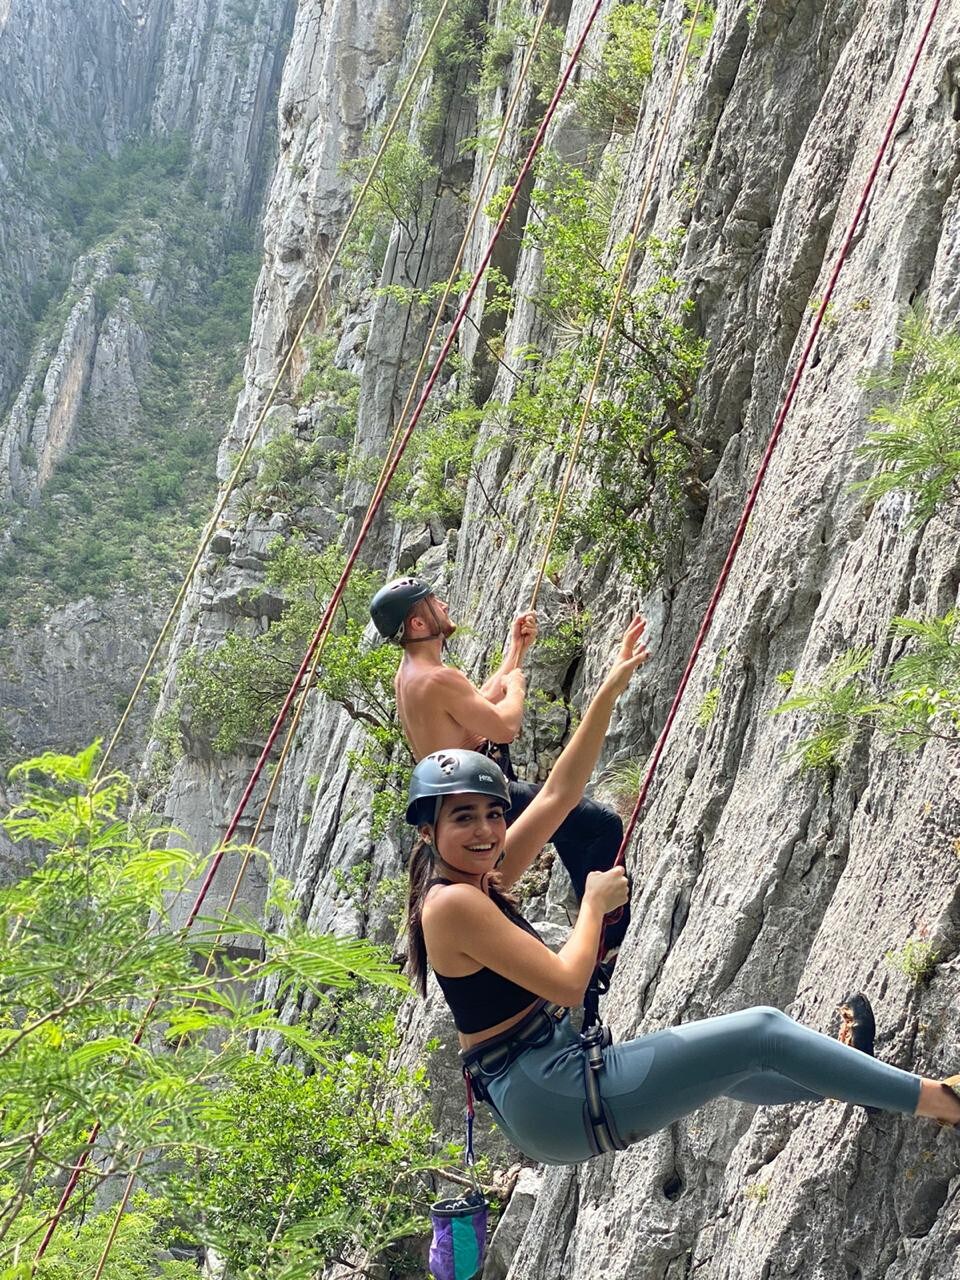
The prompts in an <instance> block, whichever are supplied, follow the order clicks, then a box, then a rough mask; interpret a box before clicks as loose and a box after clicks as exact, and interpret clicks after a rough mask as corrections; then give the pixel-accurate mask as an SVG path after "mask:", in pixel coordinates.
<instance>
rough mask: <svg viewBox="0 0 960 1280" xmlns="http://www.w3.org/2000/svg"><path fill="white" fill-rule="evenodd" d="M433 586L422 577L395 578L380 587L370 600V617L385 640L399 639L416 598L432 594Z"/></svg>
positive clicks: (421, 598) (424, 597)
mask: <svg viewBox="0 0 960 1280" xmlns="http://www.w3.org/2000/svg"><path fill="white" fill-rule="evenodd" d="M433 593H434V592H433V587H431V586H430V584H429V583H427V582H424V581H423V579H422V578H396V579H395V580H394V581H393V582H388V583H387V585H386V586H385V587H381V588H380V590H379V591H378V592H377V594H376V595H375V596H374V597H373V599H372V600H371V601H370V617H371V618H372V619H373V625H374V626H375V627H376V628H377V630H378V631H379V632H380V634H381V635H382V636H383V638H384V639H385V640H399V639H400V637H401V636H402V634H403V624H404V623H405V622H406V620H407V618H408V617H409V616H410V610H411V609H412V608H413V606H414V605H415V604H416V603H417V601H418V600H425V599H426V598H427V596H432V595H433Z"/></svg>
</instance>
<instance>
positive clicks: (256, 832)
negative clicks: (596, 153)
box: [93, 0, 552, 1280]
mask: <svg viewBox="0 0 960 1280" xmlns="http://www.w3.org/2000/svg"><path fill="white" fill-rule="evenodd" d="M551 3H552V0H546V3H545V4H544V7H543V9H542V10H541V13H540V16H539V18H538V20H537V25H536V27H535V28H534V31H533V34H532V36H531V39H530V45H529V47H528V49H527V52H526V54H525V56H524V59H523V62H522V64H521V67H520V71H519V73H518V76H517V84H516V86H515V88H514V91H513V94H512V95H511V98H510V101H509V103H508V105H507V110H506V112H505V114H504V119H503V124H502V125H501V127H500V132H499V134H498V136H497V140H496V142H495V144H494V147H493V151H492V152H491V155H490V160H489V163H488V165H487V169H486V173H485V174H484V177H483V181H482V182H481V184H480V189H479V191H478V193H477V197H476V199H475V201H474V205H473V209H472V211H471V214H470V218H469V220H468V222H467V226H466V229H465V230H464V233H463V238H462V239H461V241H460V248H459V249H458V250H457V254H456V257H455V259H454V263H453V266H452V267H451V269H450V274H449V276H448V278H447V282H446V286H445V288H444V291H443V294H442V296H441V298H440V301H439V303H438V304H437V310H436V315H435V317H434V320H433V325H432V327H431V329H430V332H429V334H428V336H427V338H426V341H425V342H424V346H423V353H422V355H421V357H420V362H419V364H418V365H417V369H416V372H415V373H414V375H413V378H412V380H411V383H410V389H409V391H408V393H407V398H406V401H405V403H404V406H403V409H402V410H401V412H400V416H399V417H398V419H397V425H396V427H395V429H394V433H393V438H392V440H391V441H390V445H389V447H388V449H387V453H386V457H385V459H384V463H383V467H382V469H381V471H380V476H379V478H378V480H377V483H376V485H375V486H374V490H373V495H372V496H371V499H370V503H369V504H368V507H367V512H368V514H369V511H370V506H372V504H373V501H374V498H375V497H376V495H377V493H378V492H379V490H380V486H381V484H382V482H383V477H384V475H385V473H386V470H387V467H388V464H389V461H390V458H391V456H392V454H393V450H394V448H395V447H396V443H397V440H398V439H399V438H400V433H401V429H402V427H403V425H404V422H405V420H406V417H407V414H408V412H409V409H410V406H411V404H412V402H413V397H414V393H415V392H416V388H417V383H418V381H419V379H420V376H421V374H422V373H423V370H424V367H425V366H426V362H427V359H428V357H429V352H430V346H431V344H432V342H433V339H434V337H435V336H436V333H437V330H438V329H439V327H440V323H441V321H442V319H443V313H444V308H445V306H446V303H447V299H448V298H449V296H450V294H451V292H452V291H453V286H454V284H455V282H456V280H457V278H458V276H459V274H460V266H461V263H462V262H463V259H464V256H465V254H466V250H467V247H468V245H469V242H470V237H471V235H472V234H473V230H474V228H475V226H476V224H477V221H478V219H479V217H480V214H481V213H482V211H483V205H484V201H485V199H486V194H487V190H488V188H489V185H490V182H491V179H492V177H493V174H494V171H495V169H496V165H497V162H498V160H499V158H500V154H501V151H502V149H503V144H504V141H505V139H506V136H507V130H508V129H509V126H510V123H511V120H512V117H513V114H514V112H515V110H516V107H517V104H518V103H519V101H520V96H521V93H522V91H523V88H524V87H525V81H526V77H527V75H528V73H529V69H530V65H531V62H532V61H533V57H534V54H535V52H536V48H537V43H538V41H539V39H540V35H541V32H542V30H543V27H544V24H545V23H546V19H547V15H548V12H549V10H550V5H551ZM329 634H330V633H329V631H328V632H326V633H325V635H324V636H323V639H322V640H321V642H320V644H319V646H318V648H317V651H316V653H315V655H314V657H313V660H312V662H311V665H310V669H309V672H308V674H307V677H306V679H305V681H304V685H303V689H302V691H301V694H300V697H299V699H298V701H297V706H296V707H295V709H294V714H293V717H292V720H291V722H290V727H289V728H288V730H287V734H286V737H285V739H284V743H283V747H282V749H281V752H280V755H279V757H278V759H277V763H276V766H275V768H274V770H273V774H272V777H271V779H270V784H269V787H268V789H267V793H266V796H265V797H264V799H263V802H262V804H261V806H260V811H259V814H258V815H257V821H256V824H255V825H254V828H253V832H252V834H251V836H250V839H249V842H248V844H249V846H251V847H249V848H247V849H246V850H245V852H244V855H243V859H242V861H241V863H240V867H239V869H238V871H237V875H236V879H235V881H234V884H233V888H232V889H231V891H230V897H229V899H228V901H227V904H226V906H225V907H224V910H223V915H224V916H225V917H226V916H229V915H230V913H231V912H232V911H233V909H234V907H235V906H236V902H237V898H238V896H239V893H240V888H241V885H242V882H243V879H244V876H245V875H246V872H247V868H248V867H249V865H250V862H251V859H252V858H253V855H254V847H255V846H256V844H257V840H258V839H259V837H260V832H261V830H262V828H263V824H264V821H265V820H266V815H267V811H268V809H269V807H270V804H271V801H272V799H273V795H274V792H275V790H276V787H277V784H278V782H279V779H280V775H281V773H282V772H283V767H284V765H285V764H286V761H287V757H288V755H289V754H290V751H291V749H292V745H293V741H294V737H295V735H296V732H297V729H298V727H299V724H300V721H301V719H302V717H303V712H304V710H305V708H306V702H307V698H308V697H309V694H310V690H311V688H312V687H313V683H314V680H315V678H316V674H317V671H318V670H319V666H320V660H321V658H322V656H323V652H324V649H325V647H326V642H327V637H328V636H329ZM111 745H112V744H111ZM221 940H222V935H220V934H218V936H217V938H216V940H215V941H214V944H213V947H212V949H211V951H210V954H209V956H208V957H207V961H206V964H205V966H204V977H208V976H209V975H210V972H211V970H212V967H213V964H214V958H215V955H216V951H217V948H218V946H219V944H220V942H221ZM182 1044H183V1038H182V1037H181V1040H180V1042H179V1043H178V1044H177V1047H176V1048H177V1050H179V1049H180V1047H181V1045H182ZM142 1159H143V1155H142V1153H141V1154H140V1155H139V1156H138V1158H137V1161H136V1163H135V1165H134V1167H133V1168H132V1169H131V1171H130V1173H129V1175H128V1176H127V1181H126V1184H125V1186H124V1190H123V1194H122V1196H121V1198H120V1202H119V1204H118V1206H117V1211H116V1214H115V1216H114V1220H113V1223H112V1224H111V1228H110V1233H109V1235H108V1237H107V1240H106V1242H105V1243H104V1247H103V1251H102V1253H101V1255H100V1260H99V1262H98V1263H97V1270H96V1272H95V1273H94V1276H93V1280H101V1277H102V1275H103V1270H104V1267H105V1266H106V1263H107V1259H108V1258H109V1255H110V1251H111V1249H112V1248H113V1244H114V1242H115V1240H116V1236H117V1232H118V1230H119V1227H120V1222H121V1220H122V1217H123V1214H124V1212H125V1211H126V1207H127V1204H128V1203H129V1201H130V1196H131V1194H132V1192H133V1187H134V1184H135V1181H136V1176H137V1170H138V1169H139V1167H140V1164H141V1162H142ZM278 1230H279V1224H278Z"/></svg>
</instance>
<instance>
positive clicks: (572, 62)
mask: <svg viewBox="0 0 960 1280" xmlns="http://www.w3.org/2000/svg"><path fill="white" fill-rule="evenodd" d="M603 2H604V0H594V4H593V6H592V8H591V10H590V13H589V15H588V17H587V19H586V22H585V24H584V27H583V30H582V32H581V33H580V36H579V38H578V40H577V43H576V45H575V46H574V49H573V51H572V53H571V55H570V58H569V61H568V63H567V65H566V67H565V68H564V71H563V74H562V75H561V77H560V79H559V81H558V83H557V87H556V89H555V90H554V93H553V96H552V98H551V99H550V102H549V104H548V106H547V109H546V111H545V112H544V116H543V119H542V120H541V122H540V125H539V128H538V129H537V133H536V135H535V137H534V139H533V142H532V143H531V145H530V149H529V151H528V153H527V155H526V157H525V159H524V161H523V164H522V165H521V168H520V172H519V174H518V175H517V178H516V181H515V182H514V185H513V187H512V188H511V191H510V194H509V196H508V197H507V200H506V202H505V205H504V208H503V210H502V212H501V215H500V217H499V219H498V221H497V223H496V226H495V227H494V230H493V232H492V234H491V237H490V240H489V242H488V244H487V247H486V249H485V251H484V253H483V256H482V258H481V260H480V263H479V266H478V267H477V269H476V271H475V273H474V276H473V279H472V281H471V283H470V285H469V287H468V289H467V291H466V293H465V294H464V296H463V299H462V301H461V304H460V307H459V309H458V311H457V314H456V316H455V317H454V319H453V322H452V324H451V326H450V330H449V332H448V334H447V337H446V339H445V340H444V343H443V345H442V347H441V349H440V352H439V354H438V356H437V359H436V361H435V363H434V365H433V368H432V370H431V372H430V375H429V377H428V378H427V381H426V383H425V385H424V388H423V391H422V392H421V394H420V397H419V399H418V400H417V404H416V406H415V408H414V410H413V413H412V415H411V417H410V421H409V422H408V424H407V427H406V429H405V430H404V432H403V433H402V435H401V437H400V439H399V440H398V442H397V446H396V451H395V453H394V457H393V459H392V460H391V461H390V464H389V465H388V466H387V467H386V468H385V469H384V471H383V473H382V476H381V481H380V484H379V485H378V487H377V489H376V492H375V493H374V495H373V497H372V498H371V501H370V505H369V507H368V509H367V514H366V516H365V517H364V520H363V523H362V525H361V527H360V531H359V533H358V534H357V538H356V541H355V543H354V546H353V549H352V550H351V552H350V555H349V556H348V558H347V561H346V564H345V565H344V568H343V571H342V572H341V574H340V578H339V580H338V582H337V584H336V586H335V587H334V590H333V592H332V594H331V597H330V600H329V602H328V604H327V607H326V609H325V611H324V614H323V617H322V618H321V621H320V624H319V626H318V627H317V630H316V632H315V633H314V636H313V639H312V640H311V642H310V645H309V647H308V648H307V651H306V653H305V654H304V657H303V660H302V662H301V664H300V668H299V670H298V671H297V674H296V675H295V677H294V679H293V682H292V684H291V686H290V689H289V690H288V692H287V695H286V697H285V699H284V702H283V705H282V707H281V708H280V711H279V712H278V714H277V718H276V720H275V721H274V724H273V727H272V728H271V730H270V733H269V735H268V736H267V741H266V743H265V744H264V747H263V750H262V751H261V753H260V756H259V757H258V759H257V762H256V764H255V766H254V768H253V771H252V773H251V775H250V778H249V780H248V782H247V785H246V786H245V788H244V790H243V794H242V795H241V797H240V801H239V803H238V805H237V808H236V810H235V812H234V814H233V816H232V818H231V819H230V822H229V824H228V826H227V829H226V831H225V833H224V836H223V839H222V841H221V842H220V845H219V847H218V849H217V851H216V853H215V854H214V856H213V858H212V859H211V861H210V865H209V867H208V868H207V872H206V875H205V876H204V878H203V881H202V883H201V885H200V888H199V890H198V892H197V896H196V899H195V901H194V903H193V905H192V907H191V908H190V911H189V912H188V914H187V917H186V919H185V921H184V923H183V925H182V926H181V927H182V929H183V930H184V931H185V932H186V931H188V930H189V929H191V928H192V926H193V924H194V923H195V921H196V919H197V916H198V915H199V912H200V909H201V907H202V905H203V902H204V900H205V898H206V896H207V893H208V892H209V890H210V886H211V884H212V883H213V879H214V877H215V875H216V873H217V870H218V868H219V866H220V864H221V862H222V861H223V858H224V856H225V854H226V852H227V850H228V848H229V845H230V842H231V840H232V839H233V836H234V834H235V833H236V830H237V827H238V826H239V824H240V821H241V819H242V817H243V815H244V813H245V811H246V807H247V805H248V804H249V802H250V797H251V795H252V794H253V790H254V788H255V787H256V784H257V782H258V781H259V779H260V776H261V774H262V773H263V770H264V768H265V767H266V763H267V760H268V759H269V757H270V754H271V752H272V751H273V748H274V746H275V745H276V742H277V740H278V738H279V735H280V730H281V728H282V727H283V724H284V722H285V720H286V717H287V715H288V713H289V711H290V707H291V705H292V703H293V700H294V698H295V697H296V695H297V692H298V690H299V689H300V686H301V682H302V681H303V678H304V676H305V675H306V673H307V671H308V670H309V667H310V663H311V661H312V659H313V656H314V654H315V652H316V650H317V648H318V647H319V645H320V644H321V643H322V642H323V639H324V637H325V635H326V633H327V631H328V630H329V628H330V625H331V622H332V619H333V616H334V613H335V611H336V608H337V606H338V604H339V603H340V600H341V598H342V596H343V593H344V590H345V589H346V585H347V582H348V581H349V578H350V574H351V573H352V571H353V567H354V565H355V564H356V561H357V559H358V557H359V554H360V550H361V548H362V546H363V544H364V542H365V541H366V538H367V535H368V533H369V531H370V527H371V525H372V524H373V521H374V519H375V517H376V515H377V512H378V511H379V509H380V507H381V505H382V503H383V499H384V496H385V494H386V491H387V488H388V487H389V484H390V481H391V480H392V479H393V476H394V475H395V473H396V470H397V468H398V466H399V465H400V461H401V459H402V457H403V454H404V451H405V450H406V447H407V445H408V444H409V442H410V438H411V436H412V435H413V432H414V430H415V428H416V426H417V423H418V422H419V420H420V416H421V414H422V412H423V409H424V407H425V406H426V403H427V401H428V400H429V398H430V395H431V393H432V391H433V388H434V386H435V384H436V382H437V379H438V378H439V375H440V371H441V369H442V367H443V365H444V363H445V361H446V358H447V356H448V355H449V353H450V350H451V348H452V346H453V343H454V340H455V338H456V336H457V334H458V333H459V331H460V329H461V327H462V325H463V321H464V319H465V317H466V314H467V311H468V309H469V307H470V304H471V303H472V301H473V298H474V295H475V294H476V292H477V289H478V288H479V285H480V282H481V280H482V279H483V276H484V274H485V272H486V269H487V267H488V266H489V264H490V260H491V258H492V257H493V252H494V249H495V248H496V245H497V241H498V240H499V238H500V236H501V234H502V233H503V229H504V227H505V226H506V223H507V219H508V218H509V216H510V214H511V212H512V211H513V207H514V205H515V204H516V202H517V199H518V198H519V195H520V191H521V188H522V186H523V183H524V181H525V179H526V177H527V175H528V173H529V172H530V169H531V167H532V165H533V162H534V160H535V159H536V156H537V153H538V152H539V150H540V147H541V145H542V143H543V139H544V137H545V135H546V132H547V129H548V128H549V125H550V122H551V121H552V119H553V117H554V115H555V113H556V110H557V107H558V105H559V103H560V99H561V97H562V96H563V93H564V90H565V89H566V87H567V84H568V83H569V81H570V78H571V76H572V75H573V71H574V69H575V67H576V65H577V62H578V60H579V58H580V54H581V52H582V50H583V46H584V44H585V43H586V40H587V37H588V35H589V34H590V31H591V29H592V27H593V24H594V21H595V20H596V17H597V15H598V13H599V12H600V9H601V7H602V5H603ZM447 3H449V0H445V3H444V6H443V8H444V10H445V8H446V4H447ZM435 31H436V26H435V27H434V31H433V32H432V33H431V35H433V34H435ZM422 62H423V58H421V60H420V63H418V67H419V66H420V65H422ZM343 240H344V236H343V235H341V237H340V240H339V241H338V243H337V248H336V250H335V252H338V251H339V249H340V247H341V245H342V242H343ZM317 296H319V291H318V294H317V295H315V297H317ZM302 331H303V326H301V330H300V332H301V333H302ZM299 336H300V335H299V334H298V339H299ZM298 339H297V340H298ZM295 341H296V340H295ZM289 359H290V354H288V356H287V359H286V361H285V362H284V365H286V364H287V363H288V362H289ZM279 381H280V379H279V377H278V379H277V382H276V383H275V386H277V385H279ZM261 416H262V415H261ZM219 510H222V506H221V507H220V508H218V511H219ZM216 518H217V517H216V515H215V516H214V518H213V520H212V521H211V524H212V523H214V521H215V519H216ZM184 590H185V588H184ZM112 747H113V742H111V744H110V748H111V749H112ZM159 999H160V995H159V993H157V994H155V995H154V996H153V997H152V998H151V1000H150V1001H149V1003H148V1005H147V1009H146V1012H145V1013H144V1015H143V1018H142V1019H141V1022H140V1026H139V1027H138V1029H137V1032H136V1034H135V1035H134V1037H133V1039H132V1041H131V1043H132V1044H133V1045H134V1046H136V1045H139V1044H140V1042H141V1040H142V1038H143V1035H144V1034H145V1032H146V1028H147V1026H148V1025H149V1021H150V1019H151V1017H152V1015H153V1012H154V1010H155V1009H156V1007H157V1004H158V1003H159ZM99 1133H100V1125H99V1123H97V1124H95V1125H94V1126H93V1128H92V1130H91V1132H90V1135H89V1136H88V1138H87V1143H86V1146H85V1147H84V1149H83V1151H82V1152H81V1154H80V1155H79V1156H78V1158H77V1161H76V1163H75V1165H74V1167H73V1169H72V1170H71V1173H70V1177H69V1178H68V1180H67V1182H66V1185H65V1186H64V1189H63V1192H62V1194H61V1197H60V1201H59V1203H58V1205H57V1208H56V1209H55V1210H54V1212H53V1214H52V1215H51V1217H50V1219H49V1221H48V1223H47V1228H46V1231H45V1233H44V1236H43V1239H42V1240H41V1242H40V1245H39V1247H38V1249H37V1252H36V1254H35V1255H34V1262H37V1261H39V1260H40V1259H41V1258H42V1257H43V1255H44V1253H45V1252H46V1250H47V1248H48V1246H49V1244H50V1241H51V1239H52V1238H53V1235H54V1232H55V1231H56V1228H57V1225H58V1223H59V1222H60V1220H61V1219H62V1217H63V1214H64V1211H65V1210H66V1207H67V1204H68V1203H69V1201H70V1199H71V1197H72V1195H73V1192H74V1190H75V1188H76V1186H77V1183H78V1182H79V1180H80V1176H81V1174H82V1172H83V1169H84V1167H85V1165H86V1163H87V1161H88V1160H89V1158H90V1154H91V1152H92V1151H93V1148H94V1146H95V1145H96V1141H97V1138H98V1136H99Z"/></svg>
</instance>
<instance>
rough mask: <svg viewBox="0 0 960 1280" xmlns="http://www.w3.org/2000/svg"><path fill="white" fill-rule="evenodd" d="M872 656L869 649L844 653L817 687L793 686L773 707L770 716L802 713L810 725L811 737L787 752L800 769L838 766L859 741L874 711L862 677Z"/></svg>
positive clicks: (873, 702)
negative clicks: (797, 758)
mask: <svg viewBox="0 0 960 1280" xmlns="http://www.w3.org/2000/svg"><path fill="white" fill-rule="evenodd" d="M872 656H873V650H872V649H869V648H861V649H848V650H847V651H846V653H844V654H841V656H840V657H839V658H834V660H833V661H832V662H831V663H830V665H829V666H828V667H827V669H826V671H825V672H824V673H823V678H822V680H821V681H820V682H819V683H818V684H811V685H803V686H801V687H800V688H799V689H798V688H796V686H794V687H793V688H792V689H791V692H790V697H789V698H787V699H786V700H785V701H784V702H781V703H780V705H779V706H777V707H774V709H773V712H772V714H773V715H783V714H784V713H786V712H788V711H802V712H805V713H806V715H807V716H808V717H809V718H810V719H812V721H813V724H814V731H813V733H811V734H810V735H809V737H806V738H803V739H802V740H801V741H800V742H799V743H798V744H797V745H796V746H795V747H794V748H793V750H792V752H791V755H795V756H798V757H799V758H800V762H801V764H802V766H803V768H804V769H829V768H834V767H837V766H840V765H842V764H844V763H845V762H846V761H847V759H849V756H850V754H851V752H852V751H853V748H854V747H855V746H856V744H857V743H858V742H859V741H860V739H861V737H862V735H863V733H864V732H865V730H866V727H867V724H868V723H869V721H870V719H871V718H872V717H873V716H874V715H875V713H876V709H877V703H876V700H875V698H873V697H872V696H871V690H870V689H869V687H868V685H867V682H866V680H865V678H864V676H863V672H864V670H865V669H866V668H867V667H868V666H869V665H870V660H871V658H872Z"/></svg>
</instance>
